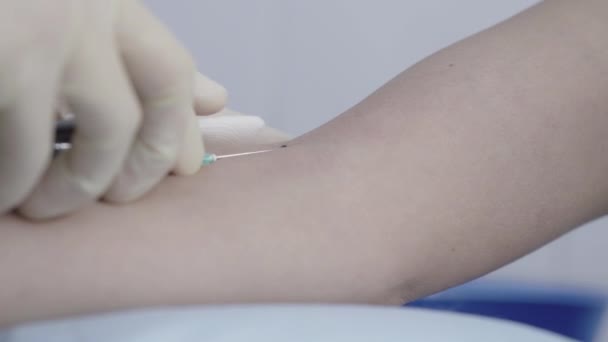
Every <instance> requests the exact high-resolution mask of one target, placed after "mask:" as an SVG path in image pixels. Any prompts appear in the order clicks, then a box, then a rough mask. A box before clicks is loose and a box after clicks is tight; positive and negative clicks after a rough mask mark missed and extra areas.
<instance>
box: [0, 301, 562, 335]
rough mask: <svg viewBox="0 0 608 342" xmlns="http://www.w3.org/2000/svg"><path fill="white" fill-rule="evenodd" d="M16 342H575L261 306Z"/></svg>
mask: <svg viewBox="0 0 608 342" xmlns="http://www.w3.org/2000/svg"><path fill="white" fill-rule="evenodd" d="M8 337H9V339H8V341H9V342H38V341H44V342H60V341H61V342H106V341H112V342H127V341H129V342H161V341H162V342H165V341H171V342H200V341H206V342H258V341H260V342H261V341H263V342H270V341H281V342H283V341H289V342H311V341H314V342H342V341H345V342H346V341H348V342H363V341H366V342H368V341H369V342H376V341H382V342H392V341H421V342H448V341H449V342H460V341H462V342H487V341H492V342H512V341H518V342H567V341H572V340H569V339H566V338H563V337H559V336H557V335H554V334H551V333H548V332H544V331H541V330H537V329H534V328H530V327H528V326H524V325H519V324H515V323H511V322H507V321H499V320H494V319H487V318H481V317H477V316H467V315H461V314H455V313H442V312H435V311H426V310H417V309H398V308H395V309H384V308H370V307H323V306H308V307H301V306H300V307H299V306H258V307H253V306H251V307H224V308H207V309H199V310H188V311H179V312H173V313H172V314H168V313H167V312H148V313H132V314H124V315H121V316H119V317H102V318H95V319H93V318H90V319H83V320H80V321H79V322H77V323H65V322H56V323H49V324H44V325H39V326H35V327H31V328H29V329H21V330H20V329H16V330H15V331H13V332H12V333H11V334H10V335H9V336H8Z"/></svg>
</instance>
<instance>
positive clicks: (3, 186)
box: [0, 0, 226, 219]
mask: <svg viewBox="0 0 608 342" xmlns="http://www.w3.org/2000/svg"><path fill="white" fill-rule="evenodd" d="M0 33H2V38H1V39H0V214H2V213H4V212H6V211H9V210H12V209H14V208H16V207H18V208H19V212H20V213H21V214H22V215H24V216H26V217H29V218H33V219H43V218H51V217H56V216H59V215H63V214H66V213H68V212H71V211H74V210H76V209H78V208H80V207H82V206H84V205H85V204H87V203H90V202H93V201H94V200H95V199H97V198H100V197H102V196H104V198H105V199H106V200H108V201H110V202H126V201H130V200H133V199H136V198H138V197H139V196H141V195H143V194H144V193H145V192H147V191H148V190H150V189H151V188H152V187H154V186H155V185H156V184H157V183H158V182H159V181H160V180H161V179H162V178H163V177H165V176H166V175H167V174H168V172H169V171H171V170H175V173H177V174H189V173H193V172H195V171H196V170H198V164H197V163H195V162H194V160H195V158H198V155H200V154H201V152H202V145H201V140H200V135H198V131H197V130H196V121H195V119H194V106H193V104H194V103H195V99H194V98H193V96H194V93H195V91H194V90H193V88H194V86H195V84H194V78H195V77H194V75H195V68H194V63H193V61H192V59H191V57H190V55H189V54H188V53H187V52H186V51H185V50H184V49H183V48H182V47H181V46H180V44H179V43H178V42H177V41H176V40H175V39H174V38H173V36H172V35H171V34H170V33H169V32H168V31H167V30H166V29H165V28H164V27H163V25H162V24H161V23H160V22H159V21H158V20H157V19H156V18H154V17H153V16H152V15H151V14H150V13H149V12H148V10H146V9H145V8H144V7H143V6H142V5H141V4H140V3H139V2H138V1H136V0H53V1H48V0H4V1H1V2H0ZM197 82H198V84H197V85H196V88H197V89H198V91H200V89H201V88H203V89H211V91H210V92H209V93H208V94H206V95H201V96H199V97H200V99H202V100H203V101H198V100H197V101H196V107H197V109H199V110H201V111H202V112H205V111H206V112H208V113H210V112H213V111H216V110H219V109H221V108H222V107H223V105H224V101H225V97H226V96H225V91H224V90H223V88H221V87H220V86H218V85H216V84H214V83H213V82H212V81H210V80H208V79H204V78H201V79H199V80H198V81H197ZM199 95H200V94H199ZM205 99H206V100H208V102H207V103H206V104H205V103H204V102H205V101H204V100H205ZM60 103H62V104H65V105H67V107H68V108H69V109H70V111H71V112H72V113H74V115H75V120H76V124H77V132H76V135H75V137H74V140H73V149H72V150H71V151H70V152H68V153H65V154H62V155H61V156H60V157H59V158H57V159H55V160H53V161H52V162H51V152H52V151H51V146H52V144H51V143H52V137H53V131H54V117H55V108H56V107H57V106H58V105H59V104H60ZM208 113H207V114H208Z"/></svg>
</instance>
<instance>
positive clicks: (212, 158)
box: [203, 145, 287, 166]
mask: <svg viewBox="0 0 608 342" xmlns="http://www.w3.org/2000/svg"><path fill="white" fill-rule="evenodd" d="M284 147H287V145H282V146H281V148H284ZM271 151H274V150H260V151H253V152H243V153H235V154H224V155H219V156H218V155H216V154H213V153H206V154H205V156H204V157H203V166H204V165H211V164H213V163H215V162H216V161H218V160H220V159H226V158H232V157H241V156H249V155H252V154H258V153H266V152H271Z"/></svg>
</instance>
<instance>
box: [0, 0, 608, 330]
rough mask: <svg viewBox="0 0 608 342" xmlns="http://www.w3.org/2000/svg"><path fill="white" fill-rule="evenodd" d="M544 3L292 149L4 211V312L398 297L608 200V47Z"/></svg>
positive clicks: (603, 206)
mask: <svg viewBox="0 0 608 342" xmlns="http://www.w3.org/2000/svg"><path fill="white" fill-rule="evenodd" d="M554 3H556V4H557V3H562V2H557V1H556V2H554ZM564 3H565V2H564ZM545 7H546V8H541V9H536V10H533V11H532V12H529V13H527V14H524V15H523V16H520V17H518V18H515V19H514V20H511V21H510V22H508V23H506V24H504V25H501V26H499V27H497V28H494V29H492V30H490V31H487V32H485V33H482V34H480V35H478V36H475V37H473V38H471V39H468V40H466V41H464V42H461V43H459V44H457V45H455V46H453V47H451V48H449V49H447V50H445V51H442V52H441V53H439V54H437V55H435V56H433V57H431V58H429V59H427V60H425V61H424V62H422V63H420V64H419V65H417V66H415V67H414V68H412V69H410V70H409V71H407V72H405V73H404V74H403V75H401V76H399V77H398V78H396V79H395V80H393V81H391V82H390V83H389V84H388V85H387V86H385V87H384V88H382V89H381V90H379V91H378V92H377V93H375V94H373V95H372V96H371V97H370V98H368V99H366V100H365V101H364V102H362V103H361V104H359V105H358V106H356V107H355V108H353V109H352V110H350V111H348V112H347V113H345V114H344V115H342V116H340V117H339V118H338V119H336V120H334V121H332V122H331V123H329V124H327V125H325V126H324V127H322V128H320V129H318V130H316V131H314V132H312V133H311V134H308V135H306V136H304V137H302V138H300V139H298V140H297V141H295V142H293V143H292V144H291V145H290V146H289V148H287V149H281V150H278V151H275V152H272V153H267V154H263V155H257V156H252V157H248V158H242V159H238V160H225V161H222V162H221V163H217V164H216V165H214V166H212V167H210V168H208V169H206V170H204V171H203V172H201V174H200V175H198V176H196V177H193V178H188V179H171V180H169V181H167V182H166V183H165V184H163V185H162V186H161V187H160V188H159V189H158V190H157V191H156V192H154V193H153V194H152V195H150V196H148V197H147V198H146V199H144V200H142V201H140V202H138V203H135V204H133V205H130V206H127V207H111V206H106V205H101V204H100V205H96V206H94V207H92V208H90V209H88V210H86V211H84V212H82V213H79V214H78V215H75V216H73V217H69V218H67V219H63V220H61V221H57V222H52V223H47V224H39V225H32V224H29V223H26V222H23V221H20V220H18V219H16V218H15V217H5V218H1V219H0V237H1V239H0V278H1V279H2V281H1V282H0V308H2V309H1V310H0V324H9V323H13V322H16V321H22V320H31V319H38V318H48V317H54V316H57V315H66V314H69V315H71V314H78V313H88V312H97V311H106V310H114V309H122V308H132V307H141V306H154V305H173V304H193V303H202V304H206V303H227V302H254V301H329V302H368V303H398V302H400V301H401V300H409V299H413V298H417V297H419V296H422V295H426V294H428V293H432V292H435V291H438V290H441V289H443V288H446V287H448V286H452V285H455V284H458V283H460V282H463V281H466V280H468V279H471V278H473V277H476V276H479V275H481V274H484V273H486V272H488V271H490V270H493V269H495V268H497V267H499V266H501V265H503V264H505V263H508V262H510V261H512V260H513V259H515V258H517V257H520V256H522V255H524V254H525V253H527V252H529V251H531V250H533V249H535V248H537V247H538V246H540V245H542V244H544V243H546V242H548V241H550V240H551V239H553V238H555V237H557V236H559V235H560V234H563V233H565V232H567V231H568V230H570V229H572V228H574V227H576V226H577V225H579V224H581V223H583V222H585V221H588V220H590V219H593V218H595V217H597V216H599V215H601V214H603V213H605V211H606V210H607V209H608V153H606V151H608V139H606V138H605V137H606V136H608V115H606V113H607V112H608V103H607V101H606V98H607V96H605V95H606V92H607V91H608V77H606V70H608V68H607V66H606V63H605V62H604V61H608V59H603V61H602V58H603V57H606V54H604V52H605V50H604V51H597V50H601V48H600V47H598V46H595V45H593V44H592V43H589V42H586V41H582V40H580V39H577V38H580V33H571V36H568V34H564V33H556V32H555V31H556V30H557V31H559V29H560V27H561V26H562V25H563V20H564V19H563V18H561V17H560V13H562V11H561V10H557V9H556V8H557V7H559V6H558V5H546V6H545ZM551 11H555V12H551ZM593 27H594V28H597V25H595V26H593ZM565 32H566V31H565ZM568 32H570V31H568ZM590 48H593V49H595V50H596V51H592V52H591V51H590Z"/></svg>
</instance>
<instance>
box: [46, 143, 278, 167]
mask: <svg viewBox="0 0 608 342" xmlns="http://www.w3.org/2000/svg"><path fill="white" fill-rule="evenodd" d="M54 147H55V148H54V150H55V153H59V152H61V151H67V150H69V149H71V148H72V145H71V144H70V143H55V146H54ZM284 147H287V145H281V147H280V148H284ZM271 151H274V150H273V149H270V150H260V151H252V152H243V153H234V154H224V155H217V154H213V153H205V156H204V157H203V162H202V165H203V166H207V165H211V164H213V163H215V162H216V161H218V160H220V159H226V158H233V157H242V156H249V155H252V154H258V153H266V152H271Z"/></svg>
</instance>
